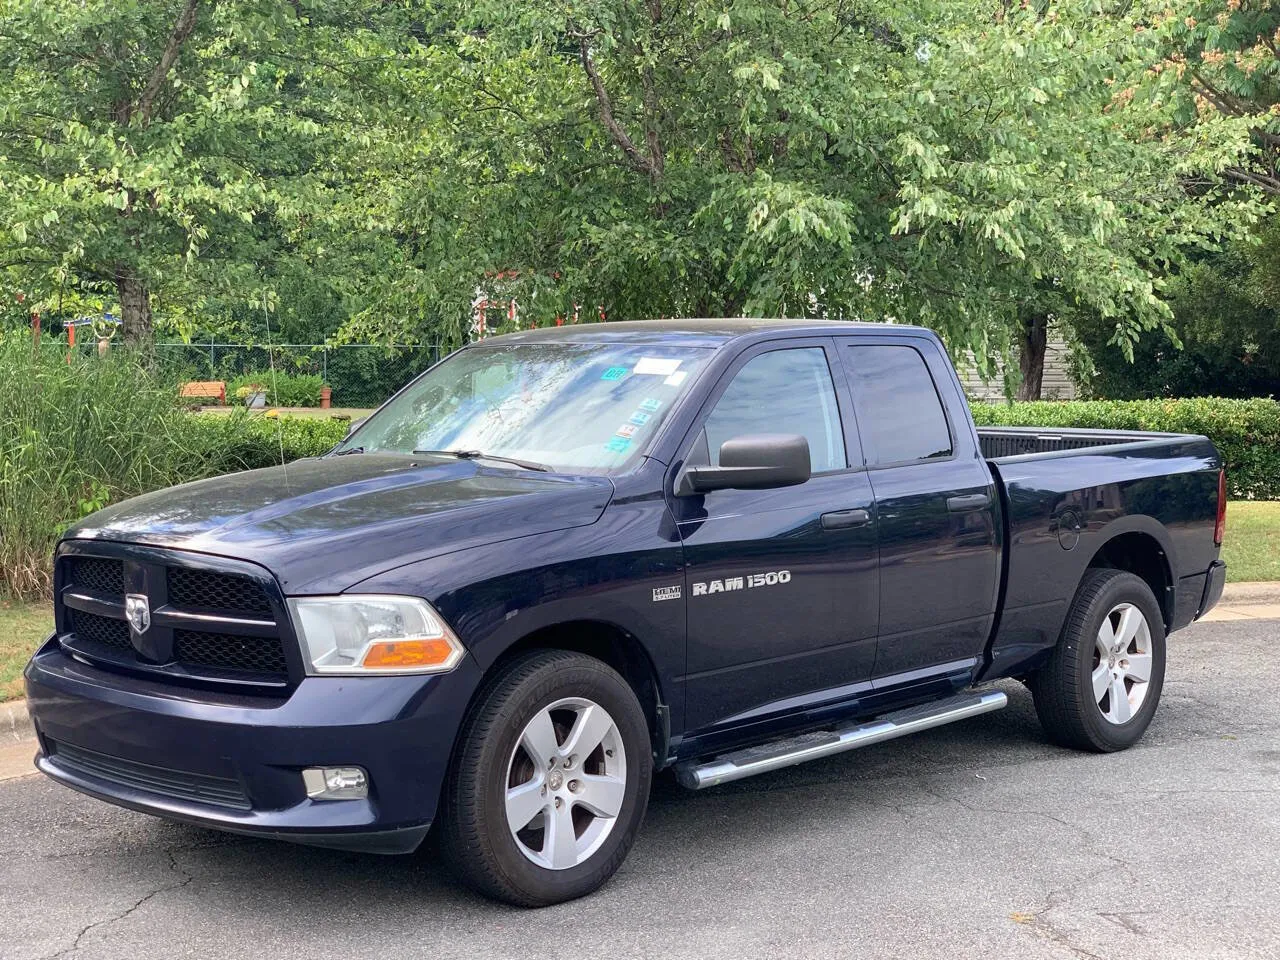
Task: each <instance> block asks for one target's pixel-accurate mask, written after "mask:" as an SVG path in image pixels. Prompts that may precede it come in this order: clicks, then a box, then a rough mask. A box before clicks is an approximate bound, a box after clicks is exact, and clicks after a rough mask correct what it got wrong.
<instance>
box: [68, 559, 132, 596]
mask: <svg viewBox="0 0 1280 960" xmlns="http://www.w3.org/2000/svg"><path fill="white" fill-rule="evenodd" d="M70 582H71V586H73V587H80V588H81V589H84V590H93V591H95V592H96V593H111V594H116V595H119V594H123V593H124V561H123V560H107V559H105V558H102V557H74V558H72V560H71V569H70Z"/></svg>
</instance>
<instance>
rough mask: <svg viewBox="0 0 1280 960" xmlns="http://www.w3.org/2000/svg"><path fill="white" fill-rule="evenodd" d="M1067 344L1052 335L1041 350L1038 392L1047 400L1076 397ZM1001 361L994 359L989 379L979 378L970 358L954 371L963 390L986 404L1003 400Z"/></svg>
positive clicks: (1072, 398) (1002, 367)
mask: <svg viewBox="0 0 1280 960" xmlns="http://www.w3.org/2000/svg"><path fill="white" fill-rule="evenodd" d="M1068 359H1069V357H1068V350H1067V345H1066V343H1064V342H1063V341H1062V340H1060V339H1056V338H1051V339H1050V340H1049V343H1048V345H1047V346H1046V347H1045V351H1044V379H1043V381H1041V390H1040V395H1041V396H1042V397H1044V399H1046V400H1074V399H1075V398H1076V396H1077V391H1076V385H1075V383H1074V382H1073V381H1072V380H1071V377H1070V375H1069V374H1068V372H1067V371H1068V370H1069V369H1070V367H1069V364H1068ZM1003 370H1004V364H1003V363H1000V362H997V365H996V372H995V374H994V375H993V377H992V379H991V380H990V381H988V382H986V383H983V381H982V380H981V379H979V377H978V373H977V370H976V368H975V367H974V365H973V363H972V361H969V362H967V363H966V362H964V361H963V360H962V361H961V362H960V363H959V364H958V366H957V369H956V372H957V373H958V374H959V375H960V384H961V385H962V386H963V387H964V392H965V393H966V394H967V395H968V396H970V397H972V398H973V399H975V400H983V401H986V402H987V403H1001V402H1003V401H1004V399H1005V396H1004V380H1003V379H1001V378H1002V375H1003Z"/></svg>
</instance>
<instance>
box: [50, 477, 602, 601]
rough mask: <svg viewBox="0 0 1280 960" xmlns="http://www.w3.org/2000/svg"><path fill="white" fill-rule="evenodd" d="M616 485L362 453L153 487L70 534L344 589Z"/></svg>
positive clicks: (541, 520)
mask: <svg viewBox="0 0 1280 960" xmlns="http://www.w3.org/2000/svg"><path fill="white" fill-rule="evenodd" d="M612 495H613V484H612V483H611V482H610V481H609V480H608V479H606V478H604V477H575V476H565V475H561V474H544V473H535V472H531V471H525V470H521V469H520V468H516V467H512V468H510V469H507V468H493V467H489V466H488V465H487V464H482V463H480V462H477V461H471V460H453V459H445V458H440V457H434V456H429V457H420V458H412V457H405V456H394V455H377V454H356V455H352V456H345V457H325V458H321V459H317V460H300V461H296V462H294V463H291V464H289V465H288V466H286V467H271V468H268V469H265V470H249V471H246V472H244V473H233V474H229V475H227V476H223V477H215V478H213V479H210V480H198V481H196V482H194V483H184V484H182V485H181V486H177V487H170V488H168V489H166V490H157V491H155V492H154V493H148V494H144V495H142V496H140V497H134V498H133V499H131V500H125V501H122V502H120V503H118V504H115V505H113V506H110V507H107V508H106V509H105V510H101V511H99V512H98V513H95V514H93V515H92V516H90V517H88V518H86V519H85V520H84V521H82V522H81V523H80V524H78V525H77V526H75V527H74V528H72V529H71V530H69V531H68V532H67V534H66V537H67V538H68V539H80V540H85V539H100V540H114V541H122V542H128V543H142V544H154V545H157V546H164V547H172V548H177V549H183V550H193V551H198V552H202V553H210V554H217V555H219V556H224V557H235V558H237V559H241V560H249V561H252V562H254V563H258V564H260V565H262V566H264V567H266V568H267V569H269V570H270V571H271V572H272V573H274V574H275V575H276V577H277V579H278V580H279V581H280V583H281V586H283V587H284V590H285V592H286V593H337V592H341V591H342V590H344V589H346V588H348V587H350V586H352V585H353V584H355V583H358V582H359V581H361V580H364V579H366V578H368V577H370V576H373V575H374V574H376V573H381V572H382V571H384V570H389V569H391V568H393V567H397V566H400V565H402V564H405V563H412V562H414V561H416V560H424V559H427V558H429V557H433V556H437V555H439V554H443V553H450V552H452V551H455V550H461V549H464V548H466V547H473V546H479V545H481V544H486V543H494V542H497V541H500V540H508V539H514V538H516V537H524V536H529V535H531V534H537V533H548V532H551V531H555V530H563V529H567V528H569V527H576V526H585V525H586V524H590V523H594V522H595V521H596V520H598V519H599V518H600V515H601V513H603V512H604V508H605V507H606V506H607V505H608V503H609V498H610V497H611V496H612Z"/></svg>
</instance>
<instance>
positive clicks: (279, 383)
mask: <svg viewBox="0 0 1280 960" xmlns="http://www.w3.org/2000/svg"><path fill="white" fill-rule="evenodd" d="M323 385H324V381H323V380H322V379H320V375H319V374H316V373H284V372H283V371H280V370H277V371H276V372H275V373H274V374H273V373H272V372H271V371H270V370H251V371H250V372H249V373H246V374H242V375H241V376H238V377H236V378H235V379H233V380H231V381H230V382H229V383H228V384H227V397H228V398H230V397H234V396H236V391H237V390H239V389H240V388H241V387H261V388H262V389H263V390H264V391H265V392H266V394H267V403H269V404H270V405H271V406H273V407H318V406H320V388H321V387H322V386H323ZM241 402H243V401H241Z"/></svg>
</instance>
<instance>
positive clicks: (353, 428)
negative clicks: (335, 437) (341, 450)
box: [343, 417, 369, 440]
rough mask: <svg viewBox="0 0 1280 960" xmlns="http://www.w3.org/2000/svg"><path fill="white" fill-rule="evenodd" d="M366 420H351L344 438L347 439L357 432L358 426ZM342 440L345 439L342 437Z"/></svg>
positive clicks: (363, 418) (364, 418)
mask: <svg viewBox="0 0 1280 960" xmlns="http://www.w3.org/2000/svg"><path fill="white" fill-rule="evenodd" d="M368 419H369V418H368V417H361V418H360V419H359V420H352V421H351V422H350V423H348V424H347V434H346V436H347V437H349V436H351V435H352V434H353V433H355V432H356V431H357V430H359V429H360V426H361V425H362V424H363V423H364V422H365V421H366V420H368ZM343 439H344V440H345V439H346V437H344V438H343Z"/></svg>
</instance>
